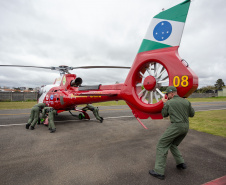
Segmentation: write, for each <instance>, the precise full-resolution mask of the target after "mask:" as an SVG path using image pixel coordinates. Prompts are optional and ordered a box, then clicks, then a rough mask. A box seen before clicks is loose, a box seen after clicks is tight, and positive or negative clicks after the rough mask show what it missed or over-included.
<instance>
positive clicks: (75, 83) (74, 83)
mask: <svg viewBox="0 0 226 185" xmlns="http://www.w3.org/2000/svg"><path fill="white" fill-rule="evenodd" d="M70 85H71V86H72V87H79V86H81V85H82V79H81V78H80V77H77V78H76V79H74V80H72V81H71V83H70Z"/></svg>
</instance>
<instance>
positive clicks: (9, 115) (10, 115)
mask: <svg viewBox="0 0 226 185" xmlns="http://www.w3.org/2000/svg"><path fill="white" fill-rule="evenodd" d="M21 114H30V113H20V114H0V115H1V116H14V115H21Z"/></svg>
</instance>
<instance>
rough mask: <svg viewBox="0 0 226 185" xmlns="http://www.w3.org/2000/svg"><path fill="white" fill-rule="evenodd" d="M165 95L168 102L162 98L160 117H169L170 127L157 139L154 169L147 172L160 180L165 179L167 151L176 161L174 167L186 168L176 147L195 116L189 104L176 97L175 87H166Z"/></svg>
mask: <svg viewBox="0 0 226 185" xmlns="http://www.w3.org/2000/svg"><path fill="white" fill-rule="evenodd" d="M166 95H168V99H169V100H168V99H166V98H162V101H163V103H164V107H163V109H162V116H163V117H167V116H170V122H171V125H170V126H169V127H168V128H167V130H166V131H165V133H164V134H163V135H162V137H161V138H160V139H159V142H158V144H157V150H156V160H155V168H154V170H150V171H149V174H150V175H152V176H154V177H156V178H159V179H161V180H163V179H165V175H164V172H165V166H166V159H167V154H168V150H169V149H170V151H171V153H172V155H173V157H174V159H175V161H176V167H177V168H178V169H186V168H187V166H186V164H185V163H184V159H183V157H182V155H181V153H180V151H179V150H178V148H177V147H178V145H179V144H180V143H181V142H182V140H183V139H184V138H185V136H186V135H187V132H188V130H189V117H193V116H194V115H195V111H194V109H193V108H192V106H191V103H190V102H189V101H188V100H186V99H184V98H181V97H179V96H178V95H177V89H176V87H174V86H169V87H167V89H166Z"/></svg>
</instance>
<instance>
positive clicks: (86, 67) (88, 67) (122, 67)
mask: <svg viewBox="0 0 226 185" xmlns="http://www.w3.org/2000/svg"><path fill="white" fill-rule="evenodd" d="M71 68H72V69H92V68H118V69H130V68H131V67H125V66H80V67H71Z"/></svg>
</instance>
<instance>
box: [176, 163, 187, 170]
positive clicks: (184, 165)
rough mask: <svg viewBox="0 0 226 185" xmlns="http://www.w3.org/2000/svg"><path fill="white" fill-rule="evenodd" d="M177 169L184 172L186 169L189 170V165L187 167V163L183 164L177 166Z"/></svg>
mask: <svg viewBox="0 0 226 185" xmlns="http://www.w3.org/2000/svg"><path fill="white" fill-rule="evenodd" d="M177 168H178V169H180V170H181V169H182V170H185V169H186V168H187V165H186V164H185V163H181V164H178V165H177Z"/></svg>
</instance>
